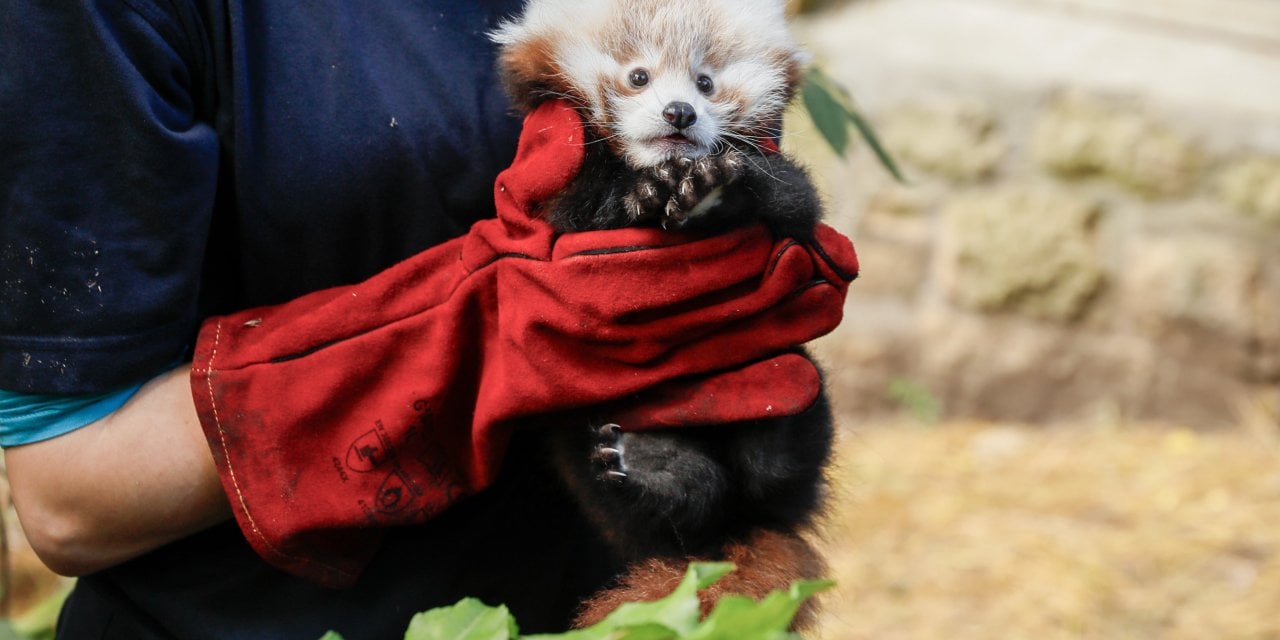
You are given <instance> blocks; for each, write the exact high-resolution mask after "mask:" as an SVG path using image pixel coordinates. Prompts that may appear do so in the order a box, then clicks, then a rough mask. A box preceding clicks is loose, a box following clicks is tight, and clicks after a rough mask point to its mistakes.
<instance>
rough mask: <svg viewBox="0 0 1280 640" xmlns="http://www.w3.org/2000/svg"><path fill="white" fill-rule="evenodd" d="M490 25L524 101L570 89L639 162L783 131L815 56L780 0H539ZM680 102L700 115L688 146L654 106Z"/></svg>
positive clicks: (517, 96)
mask: <svg viewBox="0 0 1280 640" xmlns="http://www.w3.org/2000/svg"><path fill="white" fill-rule="evenodd" d="M492 36H493V38H494V40H495V41H497V42H498V43H499V44H501V45H502V46H503V51H502V54H501V57H500V65H501V67H502V71H503V72H502V74H501V75H502V77H503V81H504V82H505V83H506V85H507V86H506V88H507V93H508V94H509V95H510V96H512V99H513V100H514V101H515V102H516V104H517V105H518V106H520V107H522V108H524V109H531V108H533V107H534V106H536V105H537V104H538V103H539V102H541V101H543V100H546V99H547V98H549V97H555V96H559V97H565V98H568V99H570V100H572V101H573V102H575V103H577V104H578V105H580V106H581V107H582V108H583V110H584V112H585V113H586V114H587V116H588V121H589V122H591V123H592V124H594V125H596V126H597V127H599V128H601V129H607V131H600V132H599V133H601V137H602V138H605V139H607V140H610V141H611V144H613V145H614V148H615V150H617V151H619V152H620V155H621V156H622V157H623V158H624V159H626V161H627V162H628V163H629V164H630V165H631V166H633V167H636V168H639V167H642V166H654V165H656V164H658V163H659V162H661V161H662V160H668V159H671V158H672V157H675V155H677V154H679V155H684V156H686V157H697V156H700V155H704V154H706V153H710V152H712V151H713V150H714V149H715V148H716V146H717V145H718V144H719V143H721V142H722V141H726V140H734V139H737V140H752V141H754V140H758V139H759V138H761V137H762V136H769V135H773V134H776V132H777V130H776V128H777V126H778V123H779V122H780V120H781V116H782V110H783V109H784V108H785V107H786V105H787V103H788V101H789V100H790V99H791V96H792V94H793V93H794V90H795V87H796V86H797V84H798V82H799V78H800V74H801V69H802V66H803V64H804V63H805V61H806V55H805V54H804V52H803V51H802V50H801V49H800V48H799V47H798V46H797V45H796V44H795V43H794V42H793V41H792V39H791V36H790V35H789V33H788V32H787V29H786V18H785V15H784V7H783V3H782V2H780V1H777V0H682V1H681V2H670V1H666V0H635V1H632V2H617V1H611V0H586V1H582V0H538V1H535V2H531V3H529V5H528V7H527V8H526V11H525V13H524V15H523V16H522V17H521V18H520V19H518V20H513V21H509V22H505V23H503V24H502V25H500V26H499V27H498V29H497V30H496V31H495V32H494V33H493V34H492ZM637 69H641V70H644V71H646V72H647V74H648V76H649V81H648V82H647V84H645V85H643V86H639V87H637V86H634V83H633V82H632V81H631V77H630V75H631V73H632V72H633V71H635V70H637ZM700 76H705V77H706V78H707V79H709V80H710V82H711V85H712V88H711V90H710V91H702V90H700V89H699V87H698V85H697V80H698V78H699V77H700ZM676 101H680V102H685V103H688V104H690V105H692V106H693V107H694V109H695V110H696V112H697V114H698V120H697V122H696V123H695V124H694V125H693V126H691V127H689V129H688V130H686V131H685V132H684V135H685V136H687V137H688V139H689V142H690V143H691V144H689V145H687V146H684V147H680V146H678V145H670V144H663V143H661V142H657V141H659V140H661V139H662V138H663V137H664V136H667V135H669V134H670V130H669V127H668V126H667V124H666V123H665V122H664V121H663V120H662V118H661V117H658V116H656V115H655V114H659V113H661V112H662V109H663V107H664V106H665V105H666V104H669V103H671V102H676ZM615 136H616V137H615Z"/></svg>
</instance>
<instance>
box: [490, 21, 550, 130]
mask: <svg viewBox="0 0 1280 640" xmlns="http://www.w3.org/2000/svg"><path fill="white" fill-rule="evenodd" d="M553 54H554V50H553V49H552V45H551V41H550V40H549V39H547V38H539V37H532V38H525V39H520V40H514V41H511V42H508V43H506V44H505V45H504V46H503V47H502V52H501V54H500V55H499V56H498V76H499V79H500V80H501V81H502V88H503V89H504V90H505V91H506V93H507V97H508V98H510V99H511V104H513V105H515V106H516V107H518V108H519V109H521V110H523V111H526V112H528V111H532V110H533V108H534V107H536V106H538V104H539V103H541V102H542V101H544V100H546V99H547V98H550V97H552V96H554V95H557V94H564V93H565V87H561V86H557V83H559V82H561V80H560V78H562V76H561V75H560V70H559V67H558V65H557V64H556V62H555V57H554V55H553Z"/></svg>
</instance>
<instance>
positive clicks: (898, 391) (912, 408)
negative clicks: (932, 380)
mask: <svg viewBox="0 0 1280 640" xmlns="http://www.w3.org/2000/svg"><path fill="white" fill-rule="evenodd" d="M885 393H886V394H887V395H888V396H889V399H890V400H891V401H893V403H894V404H895V405H897V406H898V407H899V408H900V409H902V410H904V411H906V412H907V413H908V414H909V415H910V416H911V417H912V418H915V419H916V420H918V421H920V422H923V423H926V424H933V423H935V422H937V421H938V419H939V418H941V417H942V401H941V400H939V399H938V398H937V396H935V395H934V394H933V392H931V391H929V388H928V387H926V386H924V385H923V384H921V383H919V382H916V381H914V380H908V379H906V378H894V379H893V380H890V381H889V388H888V389H886V390H885Z"/></svg>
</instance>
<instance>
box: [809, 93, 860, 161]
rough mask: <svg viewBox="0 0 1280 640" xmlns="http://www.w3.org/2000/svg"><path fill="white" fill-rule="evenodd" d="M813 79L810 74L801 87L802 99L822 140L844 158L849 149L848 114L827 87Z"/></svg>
mask: <svg viewBox="0 0 1280 640" xmlns="http://www.w3.org/2000/svg"><path fill="white" fill-rule="evenodd" d="M813 78H814V76H813V75H812V74H810V75H809V76H808V78H807V79H806V81H805V83H804V85H803V86H801V87H800V98H801V100H803V101H804V107H805V109H807V110H808V111H809V117H810V118H811V119H812V120H813V125H814V126H815V127H817V128H818V133H821V134H822V139H823V140H826V141H827V144H828V145H829V146H830V147H831V150H832V151H835V152H836V155H839V156H841V157H843V156H844V152H845V149H847V148H848V147H849V125H848V123H847V122H846V118H847V116H846V115H845V114H846V113H848V112H847V111H846V110H845V109H844V107H843V106H841V105H840V102H839V101H838V100H837V99H836V97H835V96H834V95H832V93H831V91H830V90H828V89H827V87H826V86H825V85H823V84H822V83H821V82H816V81H814V79H813Z"/></svg>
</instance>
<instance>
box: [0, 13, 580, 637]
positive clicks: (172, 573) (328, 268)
mask: <svg viewBox="0 0 1280 640" xmlns="http://www.w3.org/2000/svg"><path fill="white" fill-rule="evenodd" d="M519 4H520V3H519V2H518V1H516V0H512V1H503V2H428V1H422V0H358V1H350V0H315V1H311V2H295V1H293V0H257V1H244V0H96V1H95V0H65V1H58V2H48V1H44V0H41V1H36V0H29V1H24V0H2V1H0V189H2V191H0V388H6V389H9V390H12V391H20V392H27V393H43V394H80V393H101V392H105V391H110V390H112V389H117V388H120V387H123V386H125V385H127V384H130V383H134V382H137V381H140V380H145V379H147V378H149V377H152V376H154V375H155V374H157V373H158V372H160V371H161V370H163V369H164V368H166V367H169V366H172V364H173V363H174V362H178V361H180V359H181V358H183V356H184V353H185V351H186V350H187V349H188V348H189V347H190V344H191V340H192V337H193V336H194V333H195V331H196V329H197V327H198V324H199V322H200V321H201V319H202V318H204V317H207V316H208V315H211V314H215V313H219V312H226V311H231V310H235V309H241V308H245V307H249V306H256V305H262V304H271V303H277V302H282V301H285V300H289V299H291V298H294V297H297V296H299V295H301V294H304V293H307V292H309V291H314V290H316V289H320V288H324V287H328V286H333V285H339V284H345V283H351V282H357V281H359V280H362V279H364V278H366V277H368V276H370V275H372V274H374V273H376V272H378V271H380V270H382V269H384V268H385V267H387V266H388V265H391V264H393V263H395V262H397V261H399V260H401V259H403V258H405V257H407V256H409V255H412V254H413V253H416V252H418V251H421V250H422V249H424V248H427V247H430V246H432V245H434V244H436V243H438V242H441V241H442V240H445V239H447V238H450V237H454V236H457V235H459V234H461V233H463V232H464V231H465V230H466V229H467V228H468V227H469V225H470V224H471V223H472V222H473V221H475V220H477V219H479V218H481V217H484V216H489V215H492V213H493V203H492V184H493V179H494V177H495V176H496V174H497V172H498V171H500V170H501V169H502V168H503V167H505V166H506V164H507V163H508V162H509V161H510V159H511V158H512V156H513V155H514V151H515V141H516V137H517V134H518V129H519V119H518V118H517V117H516V116H515V115H513V113H512V112H511V110H510V107H509V106H508V104H507V102H506V100H505V98H504V97H503V96H502V95H501V91H500V88H499V83H498V82H497V80H496V78H495V74H494V69H493V67H494V49H493V46H492V45H491V44H490V43H489V42H488V40H487V38H486V37H485V32H486V31H487V30H489V29H491V28H492V27H493V26H494V25H495V23H496V21H497V20H498V19H499V18H501V17H503V16H505V15H510V14H512V13H514V12H516V11H518V10H519V6H518V5H519ZM299 446H305V443H299ZM520 472H521V471H520V469H519V468H518V465H515V466H514V467H512V468H508V469H507V470H506V471H504V474H505V477H506V478H510V477H512V476H513V475H518V474H519V473H520ZM528 484H529V483H527V482H508V481H506V480H500V481H499V486H498V487H496V488H495V489H494V490H492V491H489V492H486V493H485V494H484V495H482V496H480V497H479V498H477V499H475V500H473V501H471V502H468V503H466V504H464V505H461V506H459V507H457V508H454V509H451V510H450V511H449V512H448V513H446V514H445V515H444V516H442V517H441V518H440V519H438V520H437V521H436V522H433V523H431V524H429V525H428V526H425V527H421V528H414V529H404V530H397V531H394V532H392V534H391V535H390V537H389V539H388V541H387V542H386V544H385V545H384V547H383V550H382V553H381V555H380V556H379V557H378V558H377V559H376V560H375V561H374V564H373V565H372V566H371V567H370V568H369V570H368V572H367V573H366V575H365V577H364V578H363V579H362V580H361V582H360V583H359V584H358V585H357V586H356V587H355V588H353V589H351V590H346V591H329V590H325V589H321V588H319V587H315V586H313V585H310V584H308V583H305V582H302V581H300V580H297V579H295V578H292V577H290V576H287V575H285V574H283V573H280V572H279V571H276V570H275V569H273V568H271V567H269V566H267V565H265V564H264V563H262V562H261V561H260V560H259V559H258V558H257V557H256V556H254V555H253V554H252V552H251V551H250V550H249V548H248V547H247V545H246V544H245V543H244V541H243V539H242V537H241V535H240V533H239V532H238V531H237V530H236V529H235V528H234V526H233V525H231V524H227V525H223V526H220V527H217V528H215V529H213V530H210V531H208V532H205V533H203V534H200V535H197V536H194V537H192V538H190V539H187V540H182V541H179V542H177V543H175V544H173V545H170V546H169V547H166V548H164V549H161V550H159V551H157V552H153V553H151V554H148V555H147V556H144V557H142V558H139V559H138V560H135V561H132V562H129V563H126V564H125V565H123V566H121V567H118V568H115V569H111V570H108V571H105V572H102V573H100V574H97V575H94V576H89V577H86V578H83V579H81V580H80V583H79V586H78V587H77V589H76V592H75V594H74V595H73V596H72V598H71V600H70V601H69V604H68V606H67V608H66V609H65V610H64V615H63V620H62V626H61V630H60V635H62V636H63V637H70V638H79V637H95V638H97V637H104V638H115V637H119V638H130V639H131V640H136V639H139V638H183V639H187V638H201V637H209V638H224V639H225V638H271V639H279V638H316V637H318V636H319V635H320V634H322V633H323V632H324V631H325V630H328V629H336V630H338V631H340V632H342V633H343V634H345V635H346V637H347V638H348V639H349V640H355V639H357V638H379V637H387V638H393V637H399V636H400V634H402V633H403V630H404V627H405V624H406V623H407V621H408V618H409V616H410V615H411V614H412V613H413V612H415V611H417V610H420V609H424V608H427V607H429V606H437V605H440V604H446V603H451V602H453V601H454V600H456V599H458V598H459V597H461V596H463V595H477V596H481V597H485V598H486V599H488V600H491V601H499V600H505V601H507V602H509V603H511V604H513V605H514V608H515V609H517V612H522V613H524V615H525V619H526V626H531V627H533V628H537V627H539V626H542V627H548V626H555V625H556V624H559V623H560V622H561V621H562V620H563V619H564V616H565V615H567V614H568V613H569V609H570V608H571V605H572V601H573V598H574V597H576V596H578V595H581V592H582V591H584V590H589V589H590V588H592V587H594V586H598V584H599V579H600V574H596V573H595V571H596V569H597V568H598V567H593V566H588V565H591V564H592V563H583V562H582V561H581V558H582V557H583V556H584V555H585V554H591V553H594V552H595V551H594V550H595V549H596V547H594V546H593V545H596V544H597V542H596V541H595V540H594V539H593V538H592V537H591V536H590V535H589V534H587V533H585V532H584V530H583V527H582V526H581V522H580V519H579V518H577V517H576V516H575V515H574V514H573V513H571V512H572V508H571V507H568V506H567V505H564V504H562V503H558V502H557V503H556V504H548V503H546V502H545V501H546V499H547V498H546V494H548V493H552V492H541V493H538V492H537V491H534V489H536V487H530V486H527V485H528ZM531 491H532V493H530V492H531ZM535 494H536V495H537V496H538V500H543V501H544V502H536V501H532V500H533V498H530V497H529V496H530V495H535ZM552 502H555V500H552ZM601 553H603V552H602V551H601Z"/></svg>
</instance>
